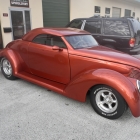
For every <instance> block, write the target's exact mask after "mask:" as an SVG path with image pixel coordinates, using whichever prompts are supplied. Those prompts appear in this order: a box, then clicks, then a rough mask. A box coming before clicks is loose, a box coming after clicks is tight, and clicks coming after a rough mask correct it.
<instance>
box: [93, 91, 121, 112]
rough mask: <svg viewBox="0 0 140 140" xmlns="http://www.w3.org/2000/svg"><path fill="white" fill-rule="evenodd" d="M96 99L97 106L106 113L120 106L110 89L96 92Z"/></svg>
mask: <svg viewBox="0 0 140 140" xmlns="http://www.w3.org/2000/svg"><path fill="white" fill-rule="evenodd" d="M95 101H96V104H97V106H98V107H99V108H100V109H101V110H102V111H103V112H105V113H112V112H114V111H115V110H116V109H117V107H118V101H117V98H116V96H115V94H113V92H111V91H109V90H100V91H99V92H98V93H97V94H96V97H95Z"/></svg>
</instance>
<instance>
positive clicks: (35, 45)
mask: <svg viewBox="0 0 140 140" xmlns="http://www.w3.org/2000/svg"><path fill="white" fill-rule="evenodd" d="M53 46H57V47H54V48H55V49H53ZM58 47H61V49H56V48H58ZM28 60H29V61H28V66H29V68H30V71H31V73H32V74H34V75H36V76H39V77H42V78H46V79H49V80H52V81H56V82H59V83H63V84H67V83H68V82H69V81H70V65H69V57H68V51H67V48H66V45H65V44H64V42H63V41H62V39H61V37H58V36H53V35H39V36H37V37H36V38H35V39H34V40H33V41H32V42H31V43H30V45H29V47H28Z"/></svg>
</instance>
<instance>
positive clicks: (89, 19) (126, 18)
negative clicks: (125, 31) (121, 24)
mask: <svg viewBox="0 0 140 140" xmlns="http://www.w3.org/2000/svg"><path fill="white" fill-rule="evenodd" d="M103 19H107V20H134V18H131V17H94V16H93V17H90V18H75V19H73V20H72V21H74V20H87V21H92V20H103Z"/></svg>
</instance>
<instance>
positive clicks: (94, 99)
mask: <svg viewBox="0 0 140 140" xmlns="http://www.w3.org/2000/svg"><path fill="white" fill-rule="evenodd" d="M90 102H91V105H92V107H93V109H94V110H95V111H96V113H98V114H99V115H101V116H103V117H105V118H107V119H117V118H119V117H121V116H122V115H123V113H124V112H125V111H126V109H127V104H126V102H125V100H124V99H123V97H122V96H121V95H120V94H119V93H118V92H117V91H116V90H115V89H113V88H111V87H109V86H106V85H98V86H96V87H94V88H93V89H92V90H91V93H90Z"/></svg>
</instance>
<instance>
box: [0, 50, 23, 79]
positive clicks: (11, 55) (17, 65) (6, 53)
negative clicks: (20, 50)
mask: <svg viewBox="0 0 140 140" xmlns="http://www.w3.org/2000/svg"><path fill="white" fill-rule="evenodd" d="M2 58H7V59H8V60H9V61H10V63H11V65H12V68H13V75H15V76H16V74H17V73H18V72H19V71H21V69H22V59H21V58H20V56H19V55H18V54H17V53H16V52H14V51H13V50H11V49H9V48H6V49H4V50H3V52H2V54H1V56H0V61H1V60H2Z"/></svg>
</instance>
